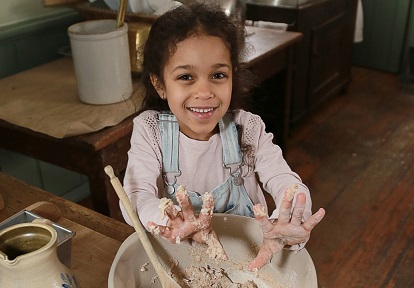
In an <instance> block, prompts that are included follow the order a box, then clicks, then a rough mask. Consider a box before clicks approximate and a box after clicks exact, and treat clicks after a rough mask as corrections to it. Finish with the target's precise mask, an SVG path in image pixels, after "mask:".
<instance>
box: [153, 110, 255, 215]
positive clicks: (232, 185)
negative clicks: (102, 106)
mask: <svg viewBox="0 0 414 288" xmlns="http://www.w3.org/2000/svg"><path fill="white" fill-rule="evenodd" d="M158 124H159V127H160V131H161V147H162V155H163V156H162V161H163V176H164V182H165V191H164V195H165V196H166V197H168V198H170V199H171V200H173V202H174V203H176V204H177V200H176V195H175V191H176V189H177V188H178V184H177V177H179V176H180V175H181V171H180V170H179V167H178V139H179V125H178V122H177V119H176V118H175V116H174V115H173V114H171V113H160V114H158ZM219 128H220V137H221V139H222V146H223V163H224V165H223V166H224V168H226V169H230V177H229V178H228V179H227V180H226V181H225V182H224V183H222V184H220V185H218V186H217V187H216V188H214V190H213V191H211V192H210V193H211V194H212V196H213V198H214V213H228V214H237V215H244V216H248V217H254V214H253V203H252V201H251V200H250V198H249V196H248V194H247V192H246V189H245V188H244V185H243V178H242V175H241V165H242V154H241V150H240V146H239V143H238V137H237V128H236V124H235V123H234V121H233V115H232V114H230V113H227V114H226V115H224V117H223V118H222V119H221V120H220V122H219ZM183 184H184V183H183ZM187 192H188V194H189V196H190V200H191V203H192V205H193V207H194V211H195V212H196V213H200V210H201V206H202V204H203V201H202V196H201V195H200V193H198V192H195V191H190V190H187Z"/></svg>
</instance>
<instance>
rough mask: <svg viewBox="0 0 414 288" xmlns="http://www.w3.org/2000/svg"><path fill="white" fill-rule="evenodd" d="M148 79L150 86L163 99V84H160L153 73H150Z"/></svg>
mask: <svg viewBox="0 0 414 288" xmlns="http://www.w3.org/2000/svg"><path fill="white" fill-rule="evenodd" d="M150 79H151V83H152V86H154V88H155V90H156V91H157V93H158V95H159V96H160V97H161V99H165V89H164V85H162V83H161V82H160V80H159V78H158V77H157V76H156V75H155V74H151V75H150Z"/></svg>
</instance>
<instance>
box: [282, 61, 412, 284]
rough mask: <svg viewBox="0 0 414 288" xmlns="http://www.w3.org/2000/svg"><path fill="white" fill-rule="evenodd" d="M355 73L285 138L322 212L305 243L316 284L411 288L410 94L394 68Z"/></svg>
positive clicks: (290, 158)
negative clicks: (338, 92) (345, 86)
mask: <svg viewBox="0 0 414 288" xmlns="http://www.w3.org/2000/svg"><path fill="white" fill-rule="evenodd" d="M352 76H353V80H352V82H351V84H350V86H349V88H348V89H347V92H346V93H344V94H342V95H339V96H338V97H335V98H334V99H331V100H330V101H329V103H328V104H327V105H325V106H324V107H322V108H321V109H319V110H318V112H317V113H315V114H314V115H313V116H312V117H310V118H309V119H307V120H306V121H305V122H304V123H303V124H302V125H301V126H300V127H296V128H294V129H293V133H292V135H291V137H290V139H289V143H288V151H287V155H286V159H287V161H288V163H289V164H290V166H291V167H292V169H293V170H294V171H296V172H297V173H298V174H299V175H300V176H301V177H302V180H303V181H304V183H305V184H306V185H308V187H309V188H310V190H311V193H312V199H313V210H314V211H316V210H317V209H318V208H319V207H324V208H325V209H326V211H327V214H326V217H325V218H324V220H323V221H322V222H321V223H320V224H319V225H318V226H317V227H316V228H315V230H314V231H313V233H312V235H311V239H310V241H309V242H308V244H307V246H306V248H307V249H308V251H309V253H310V254H311V257H312V258H313V261H314V263H315V266H316V269H317V273H318V283H319V287H321V288H322V287H323V288H324V287H327V288H328V287H329V288H337V287H344V288H348V287H364V288H367V287H368V288H369V287H375V288H376V287H414V274H413V273H412V269H413V267H414V252H413V248H414V220H413V216H414V189H413V186H414V95H412V94H409V91H410V89H403V86H402V85H401V83H400V82H399V79H398V77H397V76H395V75H394V74H389V73H385V72H381V71H376V70H370V69H366V68H361V67H353V70H352ZM407 91H408V92H407ZM411 91H412V90H411Z"/></svg>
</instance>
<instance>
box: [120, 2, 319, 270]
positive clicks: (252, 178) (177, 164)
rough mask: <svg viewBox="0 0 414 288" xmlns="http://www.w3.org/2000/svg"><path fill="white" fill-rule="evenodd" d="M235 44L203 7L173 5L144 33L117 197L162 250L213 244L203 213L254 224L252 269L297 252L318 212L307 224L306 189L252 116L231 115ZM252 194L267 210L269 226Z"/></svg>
mask: <svg viewBox="0 0 414 288" xmlns="http://www.w3.org/2000/svg"><path fill="white" fill-rule="evenodd" d="M244 35H245V31H244V29H242V28H241V27H239V25H237V22H235V21H233V20H232V19H230V18H229V17H227V16H226V15H225V13H224V12H222V10H221V9H220V8H218V7H211V6H206V5H203V4H189V5H188V6H184V5H182V6H180V7H178V8H176V9H174V10H171V11H169V12H167V13H165V14H163V15H162V16H160V17H159V18H158V19H157V21H156V22H155V23H154V24H153V26H152V28H151V31H150V35H149V38H148V40H147V42H146V46H145V49H144V62H143V72H142V77H143V82H144V85H145V88H146V94H145V96H144V100H143V111H144V112H142V113H141V114H140V115H139V116H137V117H136V118H135V119H134V129H133V134H132V137H131V149H130V151H129V153H128V156H129V160H128V166H127V170H126V175H125V178H124V189H125V191H126V192H127V194H128V196H129V198H130V200H131V202H132V203H133V205H134V206H135V208H136V210H137V211H138V214H139V218H140V220H141V222H142V223H144V224H146V225H147V229H148V230H150V231H152V232H157V233H158V234H160V235H161V236H163V237H165V238H166V239H168V240H169V241H171V242H176V243H178V242H179V241H181V240H182V239H192V240H195V241H198V242H203V243H207V244H208V245H209V247H210V246H214V245H217V243H219V242H218V239H217V236H216V234H215V232H214V231H213V230H212V228H211V217H212V216H211V214H212V212H215V213H231V214H238V215H244V216H248V217H256V219H257V221H258V222H259V224H260V227H261V228H262V230H263V234H264V242H263V245H262V247H261V249H260V251H259V254H258V256H257V257H256V258H255V259H254V260H253V261H252V262H251V263H250V264H249V267H248V268H249V269H250V270H254V269H260V268H261V267H263V266H264V265H265V264H266V263H267V262H269V261H270V260H271V258H272V256H273V254H275V253H277V252H279V251H280V250H281V249H282V248H283V247H284V246H285V245H288V246H289V247H290V249H300V248H302V247H303V245H304V243H306V241H307V240H308V239H309V236H310V232H311V230H312V228H313V227H314V226H315V225H316V224H318V223H319V221H321V219H322V218H323V216H324V214H325V212H324V210H323V209H320V210H319V211H318V212H317V213H315V214H314V215H312V212H311V199H310V194H309V190H308V188H307V187H306V186H305V185H304V184H302V182H301V179H300V178H299V176H298V175H297V174H296V173H294V172H292V171H291V169H290V168H289V166H288V165H287V163H286V161H285V160H284V159H283V156H282V152H281V150H280V148H279V147H278V146H277V145H274V144H273V143H272V138H273V135H272V134H270V133H266V132H265V125H264V123H263V121H262V120H261V118H260V117H259V116H257V115H253V114H251V113H249V112H246V111H244V110H241V109H238V108H239V107H240V106H238V105H239V102H240V101H238V100H240V97H241V96H242V94H243V93H245V92H246V90H247V88H246V87H247V86H246V82H245V81H244V80H243V79H246V77H245V75H246V74H245V73H246V70H244V69H243V67H242V65H241V63H240V60H239V59H240V56H241V53H242V52H243V49H244V47H245V46H244ZM180 185H183V186H180ZM261 186H262V187H263V189H264V190H265V191H267V192H268V193H270V194H271V195H272V196H273V198H274V200H275V203H276V207H277V208H276V210H275V211H272V213H271V216H270V218H269V217H268V214H267V208H266V207H267V205H266V201H265V197H264V194H263V191H262V189H261ZM207 191H208V193H207ZM165 199H171V200H170V201H166V200H165ZM172 203H174V205H172ZM160 206H161V207H162V206H164V209H160V208H159V207H160ZM121 210H122V212H123V215H124V217H125V220H126V221H127V222H128V223H130V220H129V218H128V216H127V214H126V212H125V211H124V209H123V207H122V205H121ZM163 214H166V215H163ZM163 216H167V217H163ZM216 256H217V257H221V258H223V259H225V258H226V255H225V254H221V255H216Z"/></svg>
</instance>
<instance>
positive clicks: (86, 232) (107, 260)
mask: <svg viewBox="0 0 414 288" xmlns="http://www.w3.org/2000/svg"><path fill="white" fill-rule="evenodd" d="M0 194H1V196H2V198H3V200H4V202H5V208H4V209H2V210H0V222H2V221H3V220H5V219H7V218H9V217H10V216H12V215H14V214H15V213H17V212H19V211H21V210H23V209H27V208H28V209H27V210H31V211H33V212H35V213H36V214H38V215H40V216H42V217H45V218H48V219H50V220H52V221H54V222H56V223H58V224H60V225H62V226H64V227H66V228H68V229H70V230H73V231H75V232H76V235H75V236H74V237H73V238H72V255H71V267H70V269H71V270H72V272H73V273H74V274H75V275H76V277H77V278H78V281H79V283H80V285H81V286H82V287H86V288H94V287H99V288H102V287H107V285H108V284H107V283H108V275H109V270H110V267H111V265H112V261H113V259H114V258H115V255H116V252H117V251H118V248H119V247H120V245H121V244H122V242H123V241H124V240H125V239H126V238H127V237H128V236H129V235H131V234H132V233H133V232H134V229H133V228H132V227H131V226H129V225H127V224H124V223H121V222H118V221H116V220H114V219H112V218H109V217H106V216H104V215H102V214H99V213H97V212H95V211H92V210H90V209H87V208H85V207H82V206H80V205H78V204H76V203H73V202H70V201H67V200H65V199H63V198H60V197H57V196H55V195H53V194H51V193H48V192H46V191H43V190H41V189H38V188H35V187H32V186H29V185H27V184H25V183H23V182H21V181H19V180H17V179H15V178H12V177H10V176H8V175H6V174H4V173H0ZM54 207H57V208H58V210H60V211H59V212H60V215H59V216H58V217H57V216H56V215H57V213H55V208H54ZM0 208H1V207H0Z"/></svg>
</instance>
